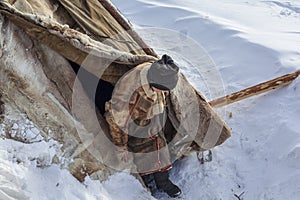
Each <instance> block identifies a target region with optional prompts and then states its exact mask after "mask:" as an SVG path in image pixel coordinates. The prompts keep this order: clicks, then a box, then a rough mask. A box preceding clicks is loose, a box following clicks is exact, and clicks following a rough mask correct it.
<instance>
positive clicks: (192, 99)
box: [0, 0, 231, 181]
mask: <svg viewBox="0 0 300 200" xmlns="http://www.w3.org/2000/svg"><path fill="white" fill-rule="evenodd" d="M0 13H1V15H0V26H1V31H0V46H1V49H0V100H1V101H0V103H2V104H4V107H6V105H9V106H10V107H13V108H17V109H18V110H20V111H21V112H22V113H25V114H26V115H27V116H28V118H29V119H30V120H32V121H33V122H34V124H35V125H36V126H37V127H38V128H39V130H40V131H41V132H42V134H43V137H44V139H45V140H48V139H50V138H52V139H55V140H57V141H59V142H60V143H61V144H62V145H63V147H62V150H63V153H64V157H65V158H66V159H65V160H64V161H61V163H60V164H61V165H62V167H67V168H68V169H69V170H70V172H71V173H72V174H73V175H74V176H75V177H76V178H77V179H78V180H80V181H83V180H84V177H85V176H86V175H91V176H92V177H93V178H96V179H99V180H105V179H106V178H107V176H109V175H110V174H112V173H114V172H115V169H114V168H112V167H111V166H109V165H108V164H107V163H113V162H114V160H115V159H113V157H114V155H113V153H112V152H107V151H106V150H107V146H106V145H108V144H107V143H105V142H103V141H102V140H103V139H105V138H109V133H108V127H107V123H106V121H105V119H104V118H103V116H102V115H103V105H104V103H105V102H106V101H108V100H109V99H110V98H111V93H112V90H113V88H114V85H115V84H116V83H117V81H118V80H119V79H120V78H121V77H122V76H123V75H124V74H125V73H126V72H128V71H129V70H131V69H134V67H136V66H137V65H139V64H142V63H145V62H152V61H155V60H157V59H158V58H159V57H158V55H157V54H156V53H155V52H154V50H153V49H152V48H151V47H149V46H148V45H147V44H146V43H145V42H144V41H143V40H142V38H141V37H140V36H139V35H138V34H137V33H136V32H135V31H134V30H133V29H132V26H131V25H130V24H129V23H128V22H127V20H126V19H124V18H123V17H122V16H121V15H120V13H119V12H118V10H117V9H116V8H115V7H114V6H113V5H112V4H111V3H110V2H109V1H108V0H80V1H79V0H72V1H71V0H0ZM87 80H88V81H87ZM90 88H92V90H90ZM168 102H169V104H168V110H169V113H168V120H167V124H168V131H169V132H171V133H174V141H173V140H172V142H173V143H174V144H170V145H171V146H172V147H173V148H172V149H171V153H172V155H173V159H174V160H176V159H178V158H179V157H181V156H182V155H185V154H186V153H187V151H204V150H208V149H211V148H213V147H215V146H217V145H220V144H222V143H223V142H224V141H225V140H226V139H227V138H229V137H230V134H231V131H230V128H229V127H228V126H227V125H226V124H225V123H224V121H223V120H222V119H221V118H220V117H219V116H218V115H217V114H216V113H215V112H214V111H213V109H212V108H211V106H210V105H209V104H208V103H207V102H206V100H205V98H204V97H203V96H202V95H201V93H200V92H199V91H197V90H196V89H195V88H194V87H193V86H192V85H191V84H190V83H189V82H188V80H187V79H186V78H185V77H184V75H183V74H180V78H179V83H178V86H177V87H176V89H175V91H172V92H171V95H170V98H169V99H168ZM95 105H96V106H95ZM181 105H185V108H184V109H181ZM4 110H5V109H4ZM4 112H5V111H4ZM189 115H192V116H199V120H198V121H196V122H195V121H194V120H185V119H186V117H187V116H189ZM99 125H100V126H99ZM193 130H196V132H195V133H194V134H191V133H192V132H193ZM99 135H100V136H99ZM191 144H193V148H192V149H191V148H190V147H191ZM62 162H63V163H62Z"/></svg>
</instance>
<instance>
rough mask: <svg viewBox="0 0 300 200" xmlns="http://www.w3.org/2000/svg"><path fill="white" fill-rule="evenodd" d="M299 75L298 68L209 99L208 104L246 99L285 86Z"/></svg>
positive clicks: (217, 104) (217, 105) (220, 105)
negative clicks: (290, 72)
mask: <svg viewBox="0 0 300 200" xmlns="http://www.w3.org/2000/svg"><path fill="white" fill-rule="evenodd" d="M299 75H300V70H299V71H297V72H295V73H292V74H286V75H284V76H281V77H278V78H275V79H272V80H269V81H266V82H264V83H260V84H258V85H255V86H252V87H249V88H246V89H244V90H241V91H238V92H235V93H232V94H229V95H227V96H224V97H220V98H218V99H215V100H213V101H210V102H209V104H210V105H211V106H212V107H215V108H219V107H222V106H226V105H228V104H231V103H234V102H237V101H240V100H242V99H246V98H249V97H252V96H255V95H258V94H261V93H264V92H267V91H270V90H274V89H277V88H281V87H283V86H286V85H288V84H290V83H291V82H292V81H293V80H295V79H296V78H297V77H298V76H299Z"/></svg>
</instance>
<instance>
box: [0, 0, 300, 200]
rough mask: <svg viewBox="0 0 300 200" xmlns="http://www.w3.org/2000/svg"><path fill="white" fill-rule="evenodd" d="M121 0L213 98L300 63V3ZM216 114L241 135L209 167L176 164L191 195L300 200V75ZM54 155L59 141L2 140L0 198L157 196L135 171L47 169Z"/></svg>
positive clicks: (145, 32)
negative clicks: (94, 176)
mask: <svg viewBox="0 0 300 200" xmlns="http://www.w3.org/2000/svg"><path fill="white" fill-rule="evenodd" d="M112 2H113V3H114V4H115V5H116V6H117V7H118V8H119V9H120V11H121V12H122V13H123V14H124V15H125V16H126V18H128V19H129V20H130V21H131V22H132V23H133V24H134V26H135V28H136V29H137V31H138V32H139V33H140V34H141V35H142V37H143V38H144V39H145V40H146V41H147V42H148V43H149V44H150V46H153V47H154V48H155V49H156V51H157V52H159V53H160V54H162V53H168V54H170V55H171V56H172V57H174V58H175V59H176V61H177V62H178V63H179V64H180V65H181V70H182V71H183V72H184V73H185V75H186V76H187V77H188V79H189V80H190V81H191V82H192V84H193V85H194V86H195V87H196V88H198V89H199V90H200V91H201V92H202V93H203V94H204V95H205V96H206V98H207V99H208V100H212V99H214V98H216V97H218V96H220V95H222V94H225V93H226V94H229V93H232V92H235V91H238V90H241V89H244V88H246V87H248V86H251V85H255V84H257V83H260V82H263V81H266V80H269V79H271V78H275V77H277V76H280V75H283V74H286V73H291V72H294V71H296V70H297V69H300V2H299V1H297V0H289V1H279V0H276V1H261V0H260V1H259V0H251V1H242V0H224V1H217V0H201V1H196V0H185V1H176V0H163V1H162V0H130V1H126V2H125V1H124V0H112ZM174 41H176V42H174ZM178 41H179V42H178ZM203 53H206V55H205V56H204V57H203ZM205 61H206V62H205ZM208 66H210V67H211V68H209V67H208ZM212 85H213V86H212ZM216 111H217V112H219V113H220V115H221V116H222V117H223V118H224V120H225V121H226V122H227V123H228V125H229V126H230V127H231V128H232V131H233V134H232V137H231V138H229V139H228V141H226V142H225V144H223V145H222V146H219V147H217V148H215V149H214V150H213V160H212V162H208V163H205V164H204V165H200V164H199V162H198V160H197V158H196V156H195V155H193V156H192V157H189V158H186V159H184V160H182V161H180V162H178V163H175V167H174V168H173V169H172V172H171V179H172V180H173V181H174V182H175V183H177V184H178V185H179V186H180V187H181V188H182V189H183V193H184V198H185V199H189V200H198V199H199V200H200V199H204V200H215V199H222V200H229V199H239V198H240V199H244V200H253V199H262V200H271V199H272V200H281V199H288V200H296V199H299V197H298V196H300V123H299V121H300V79H299V78H298V79H296V80H295V81H294V82H293V83H291V84H290V85H289V86H287V87H284V88H282V89H278V90H276V91H272V92H269V93H266V94H263V95H260V96H256V97H253V98H250V99H247V100H243V101H240V102H238V103H235V104H232V105H230V106H227V107H226V108H223V109H216ZM229 113H232V117H230V115H229ZM0 132H1V129H0ZM31 134H32V133H31ZM54 154H58V155H59V147H58V144H56V143H55V142H53V141H50V142H47V143H46V142H35V143H33V144H21V143H18V142H15V141H12V140H8V139H3V138H1V137H0V166H1V167H0V199H1V200H2V199H3V200H6V199H33V200H36V199H113V200H115V199H116V200H118V199H122V200H127V199H128V200H131V199H132V200H133V199H152V197H151V196H150V194H149V193H148V192H147V191H146V190H144V189H143V188H142V186H141V185H140V184H139V183H138V181H137V180H135V179H134V178H133V177H131V176H130V175H128V174H126V173H120V174H116V175H114V176H112V177H111V178H110V179H109V180H107V181H106V182H104V183H99V182H96V181H93V180H90V179H87V180H86V182H85V183H84V184H80V183H78V182H77V181H76V179H74V178H73V177H72V176H71V175H70V174H69V173H68V172H67V171H65V170H61V169H60V168H59V167H58V166H56V165H53V164H52V165H51V166H48V165H49V164H50V163H51V159H52V156H53V155H54ZM40 163H43V164H42V166H39V167H37V166H38V165H40ZM43 166H45V167H43ZM46 191H47V192H46ZM237 196H239V198H238V197H237ZM156 199H167V197H166V196H165V195H162V194H159V195H158V196H156Z"/></svg>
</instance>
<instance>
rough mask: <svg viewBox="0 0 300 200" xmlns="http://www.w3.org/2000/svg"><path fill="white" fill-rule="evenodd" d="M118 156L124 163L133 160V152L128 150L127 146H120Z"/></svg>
mask: <svg viewBox="0 0 300 200" xmlns="http://www.w3.org/2000/svg"><path fill="white" fill-rule="evenodd" d="M117 157H118V159H119V161H122V162H124V163H128V162H130V161H131V160H132V154H131V152H128V149H127V147H126V146H124V147H120V148H119V149H118V151H117Z"/></svg>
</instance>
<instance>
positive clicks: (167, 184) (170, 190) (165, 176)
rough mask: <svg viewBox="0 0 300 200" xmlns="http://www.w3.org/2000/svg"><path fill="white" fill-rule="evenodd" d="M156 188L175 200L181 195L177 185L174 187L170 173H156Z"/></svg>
mask: <svg viewBox="0 0 300 200" xmlns="http://www.w3.org/2000/svg"><path fill="white" fill-rule="evenodd" d="M153 176H154V180H155V183H156V186H157V188H158V189H161V190H163V191H164V192H165V193H167V194H168V195H169V196H170V197H172V198H175V197H178V196H180V195H181V190H180V188H179V187H178V186H177V185H174V184H173V183H172V182H171V181H170V179H169V173H168V171H165V172H156V173H154V174H153Z"/></svg>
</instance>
